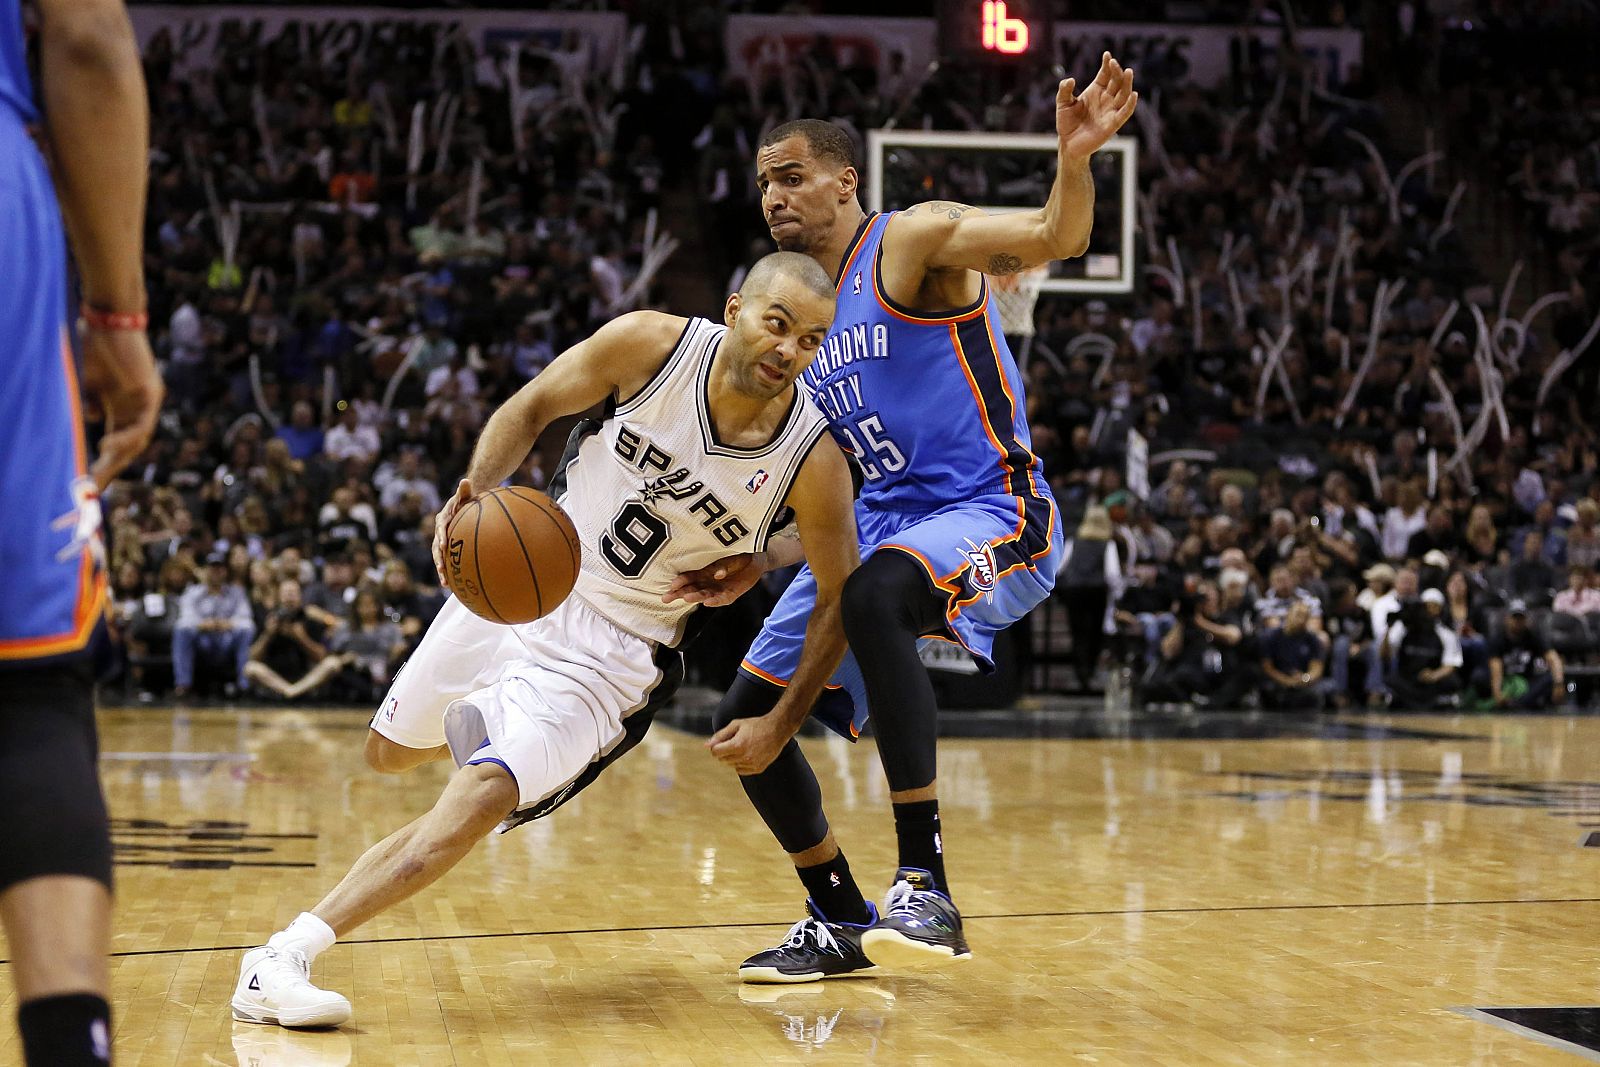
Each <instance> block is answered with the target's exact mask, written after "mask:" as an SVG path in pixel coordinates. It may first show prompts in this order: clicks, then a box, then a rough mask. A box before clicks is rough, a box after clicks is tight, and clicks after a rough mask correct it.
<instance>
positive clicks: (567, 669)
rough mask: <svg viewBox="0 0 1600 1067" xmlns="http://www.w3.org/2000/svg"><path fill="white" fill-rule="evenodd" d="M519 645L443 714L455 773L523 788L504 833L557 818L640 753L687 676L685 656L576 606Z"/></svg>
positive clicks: (522, 631)
mask: <svg viewBox="0 0 1600 1067" xmlns="http://www.w3.org/2000/svg"><path fill="white" fill-rule="evenodd" d="M516 636H517V638H518V641H519V644H520V646H521V648H520V651H521V656H520V657H519V658H518V659H516V660H515V661H513V662H511V663H510V664H507V665H505V666H504V668H503V669H502V671H501V672H500V675H499V678H498V679H497V680H496V681H494V682H493V683H491V684H489V685H486V686H484V687H482V688H479V689H477V690H474V691H473V692H471V693H468V694H466V695H464V696H462V697H460V698H458V699H454V700H452V701H451V702H450V704H449V706H448V707H447V708H446V709H445V713H444V736H445V740H446V742H447V743H448V744H449V746H450V754H451V756H452V757H453V758H454V759H455V763H456V766H458V767H461V766H466V765H467V764H469V763H485V762H493V763H498V764H499V765H500V766H502V767H504V768H505V769H506V771H507V772H508V773H509V774H510V775H511V776H512V778H514V779H515V780H516V783H517V793H518V806H517V810H516V812H515V813H514V814H513V815H512V817H511V818H509V819H508V820H507V821H506V823H505V824H503V825H502V827H501V829H502V830H507V829H510V828H511V827H512V826H516V825H519V824H521V823H523V822H526V821H527V820H528V819H532V818H538V817H539V816H541V815H545V814H547V813H548V812H550V811H553V810H554V809H555V808H556V807H558V806H559V805H560V804H562V803H564V802H565V801H566V800H567V799H568V798H570V797H571V796H573V795H574V794H575V793H577V792H578V790H580V789H582V788H583V787H584V786H586V785H588V784H589V783H590V782H591V781H593V780H594V779H595V778H596V777H597V776H598V775H599V773H600V772H601V771H602V770H603V769H604V768H605V767H606V766H607V765H609V764H610V763H611V762H612V761H613V760H615V759H616V758H617V757H619V756H621V755H622V754H623V753H624V752H626V751H627V750H628V749H630V748H632V747H633V746H634V745H635V744H637V743H638V742H639V741H640V740H641V739H642V738H643V736H644V731H645V729H646V728H648V726H649V724H650V720H651V718H652V717H653V715H654V712H655V710H656V708H658V707H660V706H661V705H662V704H663V703H665V701H666V700H667V699H669V698H670V696H671V694H672V692H673V690H675V689H676V688H677V684H678V682H679V681H680V680H681V678H682V675H683V668H682V655H681V654H680V653H679V652H677V651H676V650H674V649H670V648H663V647H661V646H660V645H658V644H656V643H655V642H653V641H648V640H646V639H644V638H642V637H639V636H637V635H635V634H632V633H629V632H628V631H626V630H623V629H622V628H620V627H618V626H617V625H616V624H614V623H612V622H611V621H610V620H609V619H606V618H605V617H604V616H602V615H600V614H599V613H598V612H596V611H595V610H594V609H593V608H591V607H590V606H589V605H588V603H586V602H585V601H583V600H581V599H579V598H578V597H575V596H574V597H568V598H567V599H566V601H564V602H563V603H562V605H561V606H560V607H558V608H557V609H556V610H555V611H553V612H551V613H550V614H549V615H546V616H545V617H544V618H542V619H540V620H538V621H537V622H531V623H528V624H526V625H523V626H518V627H516Z"/></svg>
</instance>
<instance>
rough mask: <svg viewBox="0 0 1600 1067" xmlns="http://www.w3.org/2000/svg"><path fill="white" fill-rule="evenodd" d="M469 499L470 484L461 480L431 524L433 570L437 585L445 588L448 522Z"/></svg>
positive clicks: (470, 496)
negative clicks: (437, 580)
mask: <svg viewBox="0 0 1600 1067" xmlns="http://www.w3.org/2000/svg"><path fill="white" fill-rule="evenodd" d="M471 499H472V483H471V482H469V481H467V480H466V479H465V478H463V479H461V484H460V485H458V486H456V495H455V496H453V497H451V498H450V499H449V500H446V501H445V502H444V507H442V508H440V509H439V517H438V518H437V519H435V520H434V522H433V569H434V570H436V571H438V572H439V584H440V585H442V586H445V587H448V586H449V584H450V583H449V582H448V581H446V580H445V576H444V554H445V552H446V550H448V549H449V547H450V520H451V519H454V518H455V517H456V512H458V511H460V510H461V509H462V507H463V506H464V505H465V504H466V503H467V501H469V500H471Z"/></svg>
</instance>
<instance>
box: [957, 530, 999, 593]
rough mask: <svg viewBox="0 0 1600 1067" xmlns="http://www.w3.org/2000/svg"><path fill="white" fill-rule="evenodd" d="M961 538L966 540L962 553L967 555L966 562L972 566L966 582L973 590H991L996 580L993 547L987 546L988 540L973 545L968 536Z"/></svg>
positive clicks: (982, 591) (981, 591)
mask: <svg viewBox="0 0 1600 1067" xmlns="http://www.w3.org/2000/svg"><path fill="white" fill-rule="evenodd" d="M963 540H965V541H966V542H967V547H966V549H965V551H964V554H965V555H966V557H967V563H968V564H970V565H971V567H972V570H971V573H970V574H969V575H968V576H967V582H968V583H969V584H970V585H971V586H972V588H973V590H974V591H975V592H979V593H989V592H993V591H994V584H995V581H996V578H995V566H994V549H993V548H991V547H989V542H987V541H985V542H984V543H983V544H981V545H975V544H973V543H972V541H971V539H970V538H963Z"/></svg>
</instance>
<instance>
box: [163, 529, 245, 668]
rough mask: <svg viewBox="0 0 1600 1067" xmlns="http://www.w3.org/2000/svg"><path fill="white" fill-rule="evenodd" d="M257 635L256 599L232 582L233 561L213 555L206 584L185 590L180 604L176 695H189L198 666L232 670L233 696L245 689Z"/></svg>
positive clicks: (175, 658)
mask: <svg viewBox="0 0 1600 1067" xmlns="http://www.w3.org/2000/svg"><path fill="white" fill-rule="evenodd" d="M254 633H255V620H254V618H253V616H252V615H251V612H250V598H249V597H248V596H246V595H245V591H244V588H243V587H242V586H240V585H237V584H234V583H230V582H229V581H228V557H227V555H226V554H225V553H222V552H213V553H211V554H210V555H209V556H207V557H206V567H205V578H204V580H203V581H200V582H197V583H195V584H194V585H191V586H190V587H189V588H188V589H185V590H184V591H183V596H182V597H181V598H180V599H179V601H178V621H177V624H176V625H175V626H174V627H173V631H172V676H173V685H174V688H175V695H176V696H178V697H179V698H182V697H186V696H188V695H189V693H190V691H191V690H192V689H193V688H194V671H195V665H196V662H197V661H205V662H208V663H209V662H214V663H217V664H219V665H221V666H223V667H225V668H226V669H227V670H228V675H227V678H228V680H227V682H226V683H225V692H227V693H228V694H229V695H230V696H231V695H232V694H233V693H234V692H236V691H237V689H238V688H239V687H240V686H242V685H243V683H244V665H245V663H246V662H247V661H248V660H249V658H250V638H251V636H252V635H253V634H254Z"/></svg>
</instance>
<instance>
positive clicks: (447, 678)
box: [372, 597, 528, 749]
mask: <svg viewBox="0 0 1600 1067" xmlns="http://www.w3.org/2000/svg"><path fill="white" fill-rule="evenodd" d="M517 629H518V628H517V627H514V626H504V625H501V624H500V623H497V622H489V621H488V620H487V619H480V618H478V616H476V615H474V614H473V613H472V612H470V611H468V610H467V608H466V606H465V605H463V604H462V603H461V601H459V600H457V599H456V598H455V597H451V598H450V599H449V600H446V601H445V603H444V607H442V608H440V609H439V614H438V615H437V616H436V617H435V618H434V620H433V623H432V625H430V626H429V627H428V632H427V633H425V634H423V635H422V643H421V644H419V645H418V646H417V650H416V651H415V652H413V653H412V654H411V658H410V659H408V660H406V663H405V666H403V667H401V668H400V672H399V673H398V674H396V675H395V676H394V681H393V682H391V683H390V684H389V693H388V695H387V696H385V697H384V698H383V703H382V704H379V705H378V713H377V714H376V715H374V716H373V717H372V728H373V729H374V730H376V731H377V732H378V733H380V734H382V735H383V736H384V737H387V738H388V739H389V740H391V741H393V742H394V743H395V744H397V745H405V746H406V747H407V748H423V749H426V748H438V747H439V746H440V745H442V744H444V709H445V708H447V707H449V706H450V702H451V701H452V700H458V699H460V698H461V697H464V696H466V695H467V694H468V693H470V692H472V691H473V690H475V689H481V688H482V687H484V686H486V685H488V684H489V683H491V682H493V681H495V680H496V679H498V678H499V677H500V672H501V671H502V670H503V669H505V666H506V664H508V663H512V662H514V661H516V660H518V659H520V658H522V657H523V656H526V655H527V654H528V652H527V649H526V648H525V647H524V646H523V644H522V641H521V640H520V639H519V638H518V636H517Z"/></svg>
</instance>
